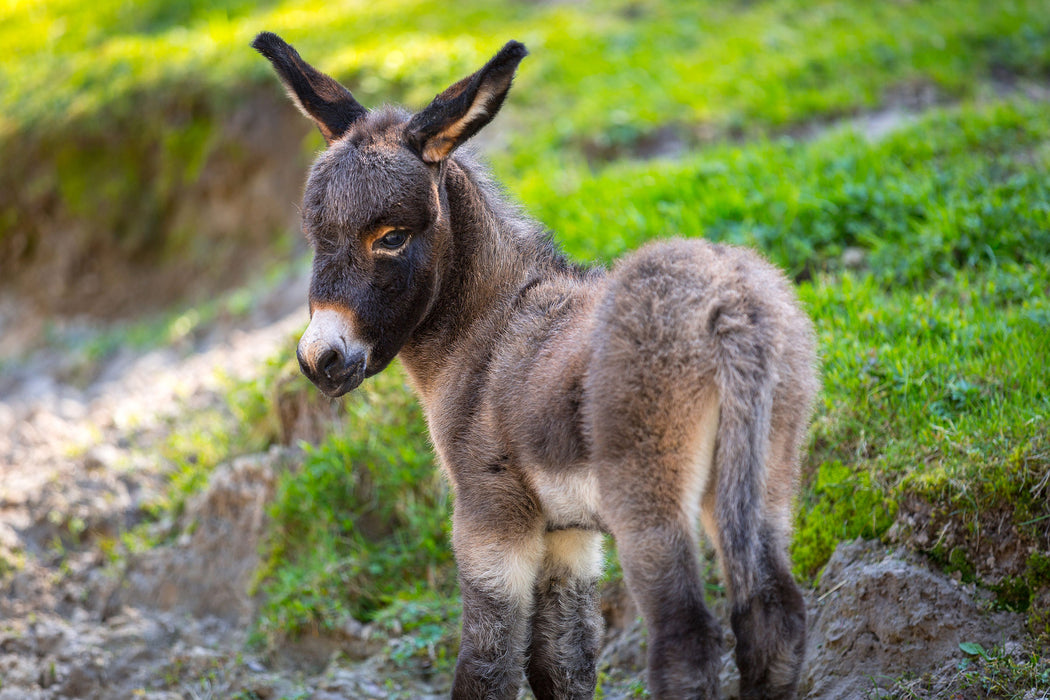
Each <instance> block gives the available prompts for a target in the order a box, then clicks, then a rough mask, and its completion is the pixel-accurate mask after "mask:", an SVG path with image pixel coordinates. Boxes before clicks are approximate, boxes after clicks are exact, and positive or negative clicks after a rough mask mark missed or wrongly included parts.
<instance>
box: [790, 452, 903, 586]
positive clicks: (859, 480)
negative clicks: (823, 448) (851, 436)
mask: <svg viewBox="0 0 1050 700" xmlns="http://www.w3.org/2000/svg"><path fill="white" fill-rule="evenodd" d="M895 515H896V504H895V503H894V502H893V501H892V500H890V499H889V498H888V497H887V494H886V493H885V492H884V491H883V490H882V489H881V488H879V487H878V485H877V484H876V483H875V482H874V481H873V479H872V477H871V475H870V474H869V473H867V472H864V471H857V470H855V469H853V468H851V467H849V466H847V465H845V464H843V463H842V462H839V461H831V462H823V463H822V464H820V465H819V466H818V468H817V471H816V474H815V475H814V476H813V479H812V482H811V483H810V484H809V485H808V486H807V487H806V488H805V489H804V490H803V494H802V499H801V502H800V504H799V513H798V517H797V519H796V529H795V536H794V540H793V542H792V550H791V554H792V559H793V560H794V564H795V572H796V573H797V574H798V575H800V576H802V577H804V578H807V579H812V578H813V577H814V576H816V575H817V573H818V572H819V570H820V568H821V567H823V566H824V564H825V563H827V560H828V558H829V557H830V556H831V553H832V552H833V551H834V549H835V546H836V545H837V544H838V543H839V542H842V541H844V540H851V539H855V538H857V537H863V538H866V539H872V538H877V537H881V536H882V535H883V533H885V532H886V530H888V529H889V527H890V525H892V524H893V519H894V516H895Z"/></svg>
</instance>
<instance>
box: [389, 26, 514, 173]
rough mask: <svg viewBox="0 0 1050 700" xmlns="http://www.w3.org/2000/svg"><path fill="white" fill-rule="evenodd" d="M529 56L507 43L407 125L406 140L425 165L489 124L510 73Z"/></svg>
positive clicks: (501, 100)
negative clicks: (482, 66) (480, 67)
mask: <svg viewBox="0 0 1050 700" xmlns="http://www.w3.org/2000/svg"><path fill="white" fill-rule="evenodd" d="M528 53H529V52H528V51H527V50H526V49H525V46H524V45H523V44H520V43H518V42H517V41H508V42H507V44H506V45H505V46H504V47H503V48H502V49H500V51H499V53H497V54H496V55H495V56H493V57H492V59H491V60H490V61H489V62H488V63H486V64H485V67H484V68H482V69H481V70H479V71H478V72H477V73H474V74H473V75H471V76H468V77H466V78H464V79H463V80H460V81H459V82H458V83H456V84H455V85H453V86H452V87H450V88H449V89H447V90H445V91H444V92H443V93H441V94H440V95H438V96H437V97H435V98H434V101H433V102H431V103H430V104H429V105H428V106H427V107H426V109H424V110H423V111H422V112H419V113H418V114H416V115H415V116H414V117H412V119H411V120H410V121H409V122H408V125H407V127H406V128H407V137H408V141H409V145H410V146H412V147H413V148H414V149H415V150H416V152H417V153H418V154H419V156H420V157H421V158H422V159H423V160H424V161H426V162H427V163H439V162H441V161H443V160H445V159H446V158H448V156H449V154H450V153H452V151H454V150H455V149H456V148H457V147H458V146H459V145H460V144H462V143H463V142H464V141H466V140H467V139H469V138H470V137H471V136H473V135H474V134H476V133H478V130H480V129H481V127H483V126H485V125H486V124H488V123H489V122H490V121H492V118H493V117H494V116H496V112H498V111H499V108H500V107H501V106H503V100H504V98H506V96H507V91H508V90H509V89H510V83H511V80H513V79H514V71H515V70H516V69H517V67H518V64H519V63H521V59H523V58H525V56H526V55H527V54H528Z"/></svg>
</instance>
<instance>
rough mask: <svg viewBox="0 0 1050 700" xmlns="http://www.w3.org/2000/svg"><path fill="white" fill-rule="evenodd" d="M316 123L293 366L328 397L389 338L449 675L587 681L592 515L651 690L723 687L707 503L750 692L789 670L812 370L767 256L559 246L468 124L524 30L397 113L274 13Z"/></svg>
mask: <svg viewBox="0 0 1050 700" xmlns="http://www.w3.org/2000/svg"><path fill="white" fill-rule="evenodd" d="M253 46H254V47H255V48H256V49H258V50H259V51H260V52H261V53H262V54H263V55H264V56H265V57H266V58H268V59H269V60H270V61H271V62H272V63H273V66H274V68H275V69H276V71H277V74H278V76H279V77H280V78H281V80H282V82H283V83H284V85H285V87H286V88H287V89H288V93H289V95H290V96H291V97H292V99H293V101H294V102H295V103H296V105H297V106H298V107H299V108H300V110H302V112H303V113H304V114H306V115H307V116H308V117H310V118H311V119H313V120H314V122H315V123H316V124H317V126H318V127H319V128H320V130H321V133H322V134H323V135H324V138H325V140H326V142H327V144H328V148H327V150H325V151H324V152H323V153H321V154H320V155H319V156H318V158H317V161H316V162H315V163H314V165H313V168H312V170H311V172H310V176H309V179H308V181H307V184H306V190H305V195H304V201H303V229H304V231H305V233H306V236H307V237H308V239H309V240H310V242H311V243H312V245H313V246H314V248H315V257H314V263H313V276H312V280H311V284H310V314H311V320H310V325H309V326H308V327H307V330H306V332H305V334H304V335H303V337H302V339H301V341H300V342H299V347H298V357H299V363H300V365H301V366H302V370H303V372H304V373H305V374H306V375H307V376H308V377H309V378H310V379H311V380H312V381H313V382H314V383H315V384H316V385H317V386H318V387H319V388H320V389H321V391H323V392H324V393H326V394H327V395H329V396H332V397H335V396H340V395H342V394H344V393H346V392H347V391H350V390H351V389H353V388H355V387H356V386H358V385H359V384H360V383H361V381H362V380H363V379H364V378H365V377H368V376H371V375H373V374H376V373H377V372H380V371H381V370H382V369H383V368H385V367H386V366H387V365H388V364H389V363H390V361H391V360H392V359H393V358H394V356H395V355H400V357H401V361H402V363H403V365H404V367H405V369H406V371H407V373H408V376H409V378H410V381H411V382H412V384H413V387H414V388H415V390H416V392H417V393H418V395H419V398H420V401H421V402H422V405H423V408H424V411H425V413H426V417H427V422H428V424H429V427H430V432H431V437H432V439H433V443H434V446H435V448H436V450H437V454H438V457H439V460H440V462H441V465H442V467H443V469H444V471H445V472H446V474H447V475H448V478H449V480H450V482H451V484H452V487H453V489H454V491H455V496H456V501H455V512H454V514H453V537H452V539H453V546H454V548H455V552H456V559H457V562H458V565H459V575H460V583H461V588H462V594H463V636H462V645H461V650H460V655H459V660H458V664H457V667H456V675H455V680H454V686H453V691H452V694H453V696H454V697H456V698H513V697H515V695H516V693H517V691H518V688H519V686H520V685H521V680H522V673H523V671H524V674H525V676H526V677H527V679H528V682H529V684H530V685H531V687H532V689H533V692H534V693H535V694H536V696H537V697H538V698H589V697H591V696H593V694H594V689H595V681H596V673H595V658H596V655H597V653H598V648H599V643H600V639H601V634H602V620H601V616H600V614H599V609H598V593H597V581H598V577H599V575H600V573H601V562H602V556H601V539H600V538H601V533H602V532H609V533H611V534H612V535H613V537H614V538H615V540H616V543H617V547H618V549H619V552H620V557H621V560H622V563H623V569H624V575H625V577H626V580H627V585H628V587H629V589H630V591H631V594H632V596H633V597H634V599H635V600H636V601H637V603H638V606H639V608H640V609H641V611H642V614H643V615H644V617H645V621H646V624H647V625H648V628H649V635H650V636H649V639H650V642H649V687H650V690H651V692H652V694H653V695H654V696H655V697H658V698H711V697H717V695H718V670H719V661H720V650H721V644H722V635H721V631H720V629H719V626H718V623H717V622H716V620H715V619H714V617H713V616H712V615H711V613H710V612H708V610H707V608H706V607H705V605H704V601H703V586H702V581H701V577H700V570H699V564H698V556H697V545H696V522H697V520H699V521H700V522H701V523H702V524H703V526H704V529H705V530H706V532H707V534H708V536H709V537H710V538H711V539H712V541H713V542H714V543H715V545H716V548H717V549H718V553H719V557H720V560H721V564H722V569H723V571H724V574H725V578H726V582H727V585H728V590H729V595H730V598H731V602H732V620H731V622H732V626H733V630H734V632H735V634H736V638H737V646H736V654H737V661H738V664H739V667H740V673H741V693H742V695H743V696H744V697H746V698H760V697H761V698H787V697H792V696H793V695H794V694H795V689H796V686H797V683H798V677H799V671H800V667H801V664H802V652H803V646H804V641H805V609H804V606H803V602H802V596H801V595H800V593H799V590H798V587H797V586H796V585H795V582H794V581H793V580H792V577H791V574H790V568H789V564H788V559H787V556H786V554H785V546H786V541H787V538H788V536H789V527H790V522H791V512H790V509H791V500H792V497H793V495H794V493H795V489H796V480H797V464H798V452H799V446H800V442H801V440H802V437H803V433H804V431H805V428H806V424H807V421H808V418H809V413H810V404H811V402H812V399H813V395H814V393H815V390H816V387H817V380H816V377H815V370H814V365H815V358H814V350H813V338H812V331H811V327H810V323H809V321H808V319H807V318H806V316H805V315H804V314H803V313H802V312H801V311H800V310H799V307H798V304H797V302H796V301H795V296H794V293H793V291H792V289H791V287H790V285H789V284H788V282H787V281H786V280H785V279H784V277H783V276H782V275H781V274H780V273H778V272H777V271H776V270H775V269H774V268H773V267H771V266H770V265H768V264H767V263H765V262H764V261H763V260H761V259H760V258H758V257H757V256H756V255H754V254H753V253H751V252H748V251H746V250H742V249H739V248H734V247H730V246H723V245H714V244H710V243H707V242H704V241H702V240H673V241H664V242H660V243H652V244H650V245H647V246H645V247H644V248H642V249H641V250H639V251H637V252H635V253H633V254H630V255H628V256H626V257H625V258H624V259H623V260H621V261H620V262H619V263H618V264H617V265H615V266H614V267H613V268H612V270H610V271H608V272H606V271H605V270H600V269H586V268H582V267H578V266H576V265H574V264H572V263H570V262H569V261H568V260H567V259H566V258H565V257H564V256H563V255H562V254H561V253H560V252H558V250H557V249H556V248H555V247H554V245H553V244H552V243H551V241H550V238H549V236H548V234H547V233H545V231H544V230H543V228H542V227H541V226H540V225H539V224H537V223H536V222H534V221H532V220H530V219H529V218H527V217H526V216H525V215H523V214H522V213H521V212H520V211H519V210H518V209H517V208H516V207H514V206H513V205H512V204H509V203H508V202H507V201H506V200H505V199H504V197H503V195H502V192H501V191H500V189H499V187H498V186H497V185H496V184H494V183H493V182H492V181H490V180H489V178H488V176H487V174H486V172H485V171H484V170H483V169H482V168H481V167H480V166H479V165H478V164H477V163H476V162H475V161H474V159H473V158H471V157H470V156H468V155H463V154H462V153H458V154H456V155H453V153H454V152H455V151H456V148H457V147H459V146H460V145H461V144H463V142H464V141H466V140H467V139H468V138H470V137H471V136H473V135H474V134H475V133H477V131H478V130H479V129H481V128H482V127H483V126H484V125H485V124H487V123H488V122H489V121H490V120H491V119H492V118H493V117H494V116H495V114H496V112H497V111H498V110H499V108H500V106H501V105H502V104H503V100H504V98H505V96H506V94H507V91H508V89H509V88H510V84H511V80H512V78H513V76H514V72H515V70H516V69H517V66H518V63H519V62H520V61H521V59H522V58H524V57H525V54H526V51H525V47H524V46H522V45H521V44H519V43H517V42H513V41H512V42H510V43H508V44H507V45H506V46H504V47H503V49H502V50H501V51H500V52H499V53H498V54H496V56H495V57H493V58H492V60H490V61H489V62H488V63H487V64H486V65H485V66H484V67H483V68H481V70H479V71H478V72H477V73H474V74H473V75H470V76H468V77H466V78H464V79H463V80H461V81H459V82H458V83H455V84H454V85H452V86H451V87H449V88H448V89H447V90H445V91H444V92H442V93H441V94H439V95H438V96H437V97H435V98H434V100H433V102H431V103H430V105H428V106H427V107H426V108H425V109H423V110H422V111H421V112H418V113H416V114H410V113H408V112H405V111H402V110H400V109H395V108H389V107H384V108H381V109H378V110H376V111H371V112H370V111H368V110H367V109H365V108H364V107H362V106H361V105H360V104H358V103H357V101H356V100H355V99H354V98H353V96H352V95H351V94H350V92H349V91H348V90H346V88H344V87H342V86H341V85H339V83H337V82H336V81H335V80H333V79H332V78H330V77H328V76H327V75H324V74H322V73H320V72H318V71H317V70H315V69H314V68H313V67H311V66H310V65H309V64H307V63H305V62H304V61H303V60H302V59H301V58H300V56H299V54H298V53H296V51H295V50H294V49H293V48H292V47H291V46H289V45H288V44H286V43H285V42H284V41H282V40H281V39H280V38H278V37H277V36H275V35H273V34H270V33H263V34H260V35H259V36H258V37H257V38H256V39H255V42H254V43H253Z"/></svg>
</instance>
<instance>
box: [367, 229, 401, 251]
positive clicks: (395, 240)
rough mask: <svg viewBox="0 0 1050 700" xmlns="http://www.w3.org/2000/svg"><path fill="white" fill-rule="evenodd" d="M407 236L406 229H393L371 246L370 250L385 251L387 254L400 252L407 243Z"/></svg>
mask: <svg viewBox="0 0 1050 700" xmlns="http://www.w3.org/2000/svg"><path fill="white" fill-rule="evenodd" d="M409 235H410V234H409V231H408V230H407V229H403V228H399V229H394V230H393V231H390V232H389V233H387V234H386V235H384V236H383V237H382V238H379V239H377V240H376V242H375V243H373V244H372V250H376V251H386V252H388V253H393V252H396V251H398V250H401V249H402V248H404V247H405V244H406V243H408V238H409Z"/></svg>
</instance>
